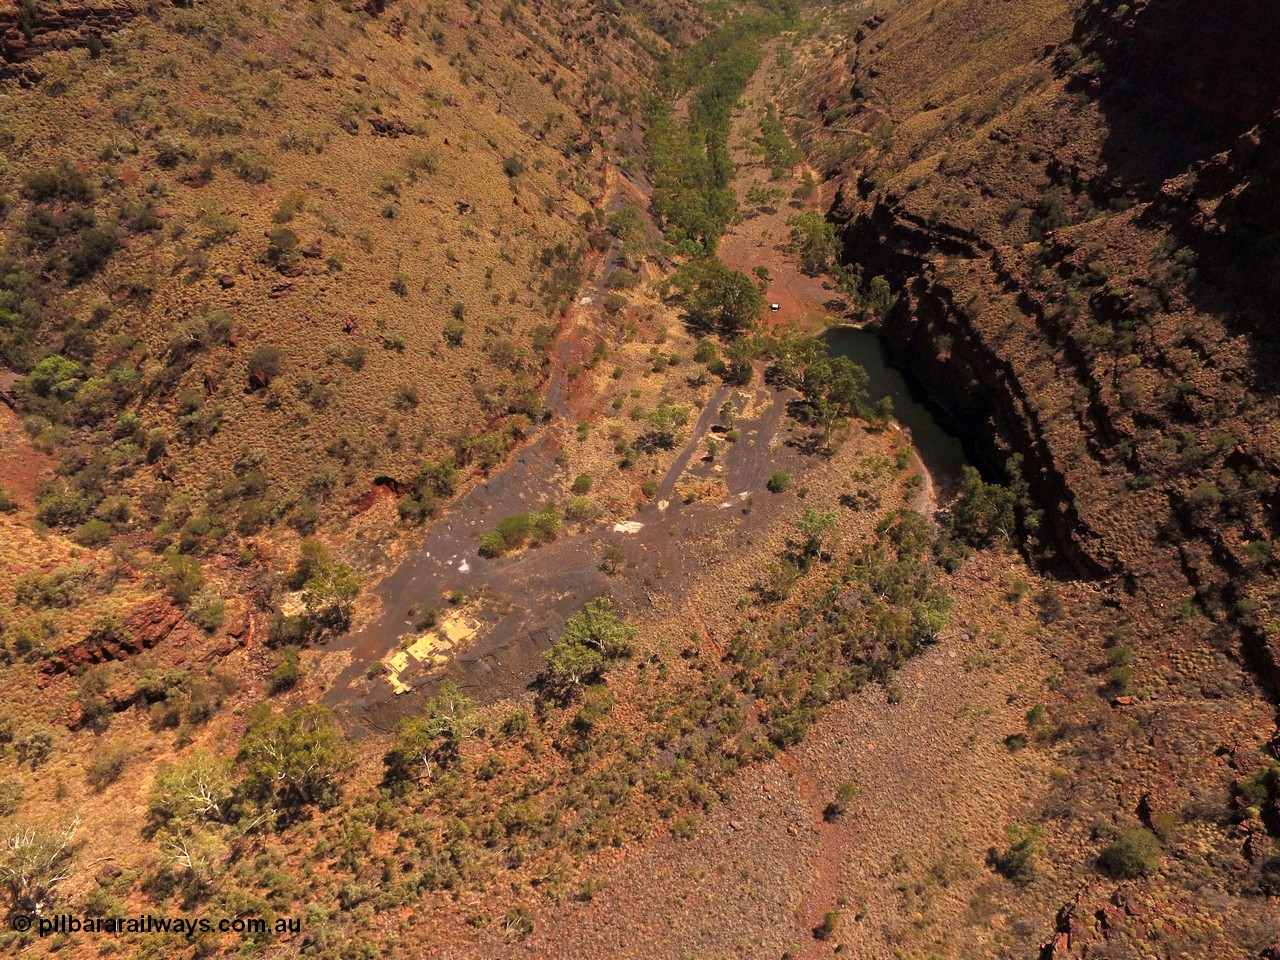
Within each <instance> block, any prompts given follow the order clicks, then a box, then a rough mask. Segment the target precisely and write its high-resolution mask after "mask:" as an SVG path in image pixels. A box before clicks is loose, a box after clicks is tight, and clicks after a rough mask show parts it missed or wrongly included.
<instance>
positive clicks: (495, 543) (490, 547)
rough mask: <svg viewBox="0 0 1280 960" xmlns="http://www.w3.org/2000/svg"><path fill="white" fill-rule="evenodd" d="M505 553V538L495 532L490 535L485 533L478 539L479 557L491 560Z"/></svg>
mask: <svg viewBox="0 0 1280 960" xmlns="http://www.w3.org/2000/svg"><path fill="white" fill-rule="evenodd" d="M506 552H507V541H506V538H505V537H503V535H502V534H500V533H498V532H497V531H496V530H494V531H493V532H491V533H486V534H485V535H484V536H483V537H481V538H480V556H482V557H489V558H490V559H492V558H494V557H500V556H502V555H503V554H504V553H506Z"/></svg>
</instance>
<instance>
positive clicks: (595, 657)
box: [544, 597, 636, 689]
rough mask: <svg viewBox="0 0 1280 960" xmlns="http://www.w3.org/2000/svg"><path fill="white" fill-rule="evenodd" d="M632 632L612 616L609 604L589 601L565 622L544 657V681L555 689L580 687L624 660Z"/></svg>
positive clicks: (600, 601) (611, 602)
mask: <svg viewBox="0 0 1280 960" xmlns="http://www.w3.org/2000/svg"><path fill="white" fill-rule="evenodd" d="M635 632H636V631H635V627H633V626H632V625H631V624H629V623H627V622H626V621H625V620H623V619H621V618H620V617H618V615H617V614H616V613H614V610H613V601H612V600H610V599H608V598H607V597H600V598H598V599H596V600H592V601H591V602H590V603H588V604H587V605H586V606H584V607H583V608H582V609H581V610H579V611H578V612H577V613H576V614H575V615H574V616H572V617H570V618H569V620H568V621H567V622H566V623H565V625H564V632H563V633H562V634H561V636H560V639H559V640H557V641H556V642H555V643H554V644H553V645H552V647H551V649H550V650H548V651H547V652H546V653H545V654H544V657H545V658H546V661H547V674H548V678H549V679H550V680H551V682H552V684H553V685H555V686H557V687H562V688H569V689H573V688H576V687H578V686H580V685H581V684H582V683H583V681H585V680H587V679H590V678H592V677H595V676H597V675H598V674H599V673H600V672H601V671H602V670H604V668H605V667H606V666H607V665H608V663H609V662H610V661H612V660H616V659H617V658H619V657H622V656H625V655H626V654H627V652H628V651H629V650H630V648H631V642H632V640H633V639H634V638H635Z"/></svg>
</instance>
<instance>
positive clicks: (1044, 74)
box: [796, 0, 1280, 680]
mask: <svg viewBox="0 0 1280 960" xmlns="http://www.w3.org/2000/svg"><path fill="white" fill-rule="evenodd" d="M1278 20H1280V18H1278V16H1277V12H1276V10H1275V8H1274V6H1273V5H1271V4H1267V3H1263V2H1246V0H1240V2H1234V3H1225V4H1210V3H1201V2H1189V0H1188V2H1169V3H1135V4H1119V3H1112V2H1109V0H1107V2H1093V3H1089V4H1086V5H1083V6H1081V5H1079V4H1070V3H1056V2H1041V3H1033V4H1018V5H1010V4H1000V3H982V4H950V5H948V4H917V3H913V2H910V0H906V2H901V3H896V4H891V3H886V4H884V5H883V10H882V12H881V13H880V14H879V15H877V16H875V17H872V18H869V19H866V20H864V21H863V22H862V23H861V24H860V26H859V27H858V28H857V29H856V30H853V31H850V33H851V35H849V36H848V38H847V40H846V41H845V42H844V43H843V44H839V45H837V46H836V47H834V48H833V49H832V50H831V54H830V59H828V60H826V61H825V62H822V63H815V64H813V65H811V67H810V73H809V75H808V78H807V82H806V85H805V86H804V90H805V93H804V94H800V95H798V100H799V101H800V102H799V103H797V105H796V106H797V110H798V112H800V113H801V114H804V115H807V116H808V117H809V118H810V122H809V123H808V124H807V125H806V126H805V132H804V138H805V140H806V141H807V144H808V147H809V150H810V152H811V153H812V154H813V155H815V156H817V157H819V158H820V159H824V160H825V166H826V170H825V174H826V176H827V177H828V178H829V179H831V180H833V181H834V182H835V184H836V188H837V190H836V195H835V203H834V205H833V208H832V216H833V217H834V218H835V219H836V220H837V221H838V222H840V223H841V224H843V227H844V229H843V236H844V240H845V253H846V258H847V259H848V260H849V261H850V262H853V263H856V264H858V265H860V266H861V267H862V268H863V270H864V274H865V276H867V277H870V276H874V275H877V274H882V275H885V276H886V277H888V278H889V279H890V281H891V282H892V283H893V284H894V286H895V287H898V288H901V289H902V290H903V292H904V293H905V294H906V296H904V297H903V298H902V299H901V301H900V303H899V307H898V308H897V310H896V312H895V313H894V315H893V316H892V317H890V318H889V320H888V321H887V322H886V325H885V330H886V333H887V334H888V336H889V338H890V340H891V341H892V343H893V345H894V347H895V349H896V351H897V353H898V356H899V358H900V359H901V360H902V361H903V362H904V363H905V364H907V365H909V366H910V367H911V368H913V369H914V370H915V371H916V372H917V374H918V375H919V376H920V378H921V379H922V380H923V381H924V382H925V383H926V384H927V385H928V387H929V389H931V390H932V391H934V393H935V394H936V395H937V396H938V398H939V399H941V400H943V401H944V402H945V404H946V406H947V407H948V408H949V409H951V410H953V411H955V413H956V416H957V418H958V419H959V420H960V422H961V425H962V426H963V427H965V428H966V429H967V430H968V431H969V432H970V433H971V434H972V435H973V436H974V437H975V438H978V439H979V441H980V442H979V446H980V447H981V448H982V453H983V455H984V457H985V459H987V460H988V461H989V464H990V465H991V466H992V467H993V468H997V469H998V468H999V467H1001V466H1002V464H1003V462H1004V460H1005V459H1006V457H1007V455H1008V454H1009V453H1011V452H1016V453H1020V454H1022V455H1023V458H1024V464H1025V467H1026V471H1027V474H1028V478H1029V479H1030V480H1031V482H1032V484H1033V488H1034V490H1035V492H1036V494H1037V495H1038V497H1039V499H1040V500H1041V501H1042V503H1043V505H1044V506H1045V508H1046V511H1047V519H1048V520H1049V523H1050V526H1051V529H1052V533H1053V536H1052V537H1051V538H1049V539H1050V541H1051V542H1050V544H1049V546H1050V547H1051V548H1056V549H1058V550H1060V551H1061V553H1062V554H1063V555H1064V556H1065V558H1066V559H1067V560H1069V561H1070V563H1071V567H1072V568H1073V569H1074V570H1076V571H1078V572H1081V573H1084V574H1085V575H1087V576H1090V577H1095V578H1116V579H1115V582H1116V583H1117V584H1118V585H1122V586H1124V587H1125V588H1126V589H1127V591H1128V592H1129V593H1133V592H1135V591H1142V592H1144V593H1146V594H1148V595H1151V596H1159V597H1160V598H1161V599H1160V600H1159V601H1158V603H1157V605H1159V604H1161V603H1175V602H1177V600H1178V598H1179V597H1182V596H1184V595H1186V594H1187V593H1188V592H1189V591H1191V590H1194V591H1195V593H1196V594H1197V596H1198V599H1199V602H1200V603H1201V604H1202V605H1203V606H1204V607H1205V609H1207V610H1209V611H1210V613H1211V614H1212V615H1214V616H1218V617H1226V616H1228V615H1230V616H1233V617H1235V618H1236V620H1237V621H1238V622H1240V623H1241V624H1242V625H1243V626H1244V627H1245V628H1246V631H1248V632H1252V636H1253V642H1254V644H1255V647H1254V651H1253V652H1254V653H1256V654H1258V655H1259V656H1260V657H1262V660H1263V661H1265V662H1263V663H1262V668H1263V670H1264V673H1265V674H1266V675H1267V676H1269V677H1270V678H1271V679H1273V680H1274V679H1277V678H1280V671H1277V669H1276V664H1277V663H1280V648H1278V647H1277V646H1276V642H1275V639H1274V635H1273V634H1272V633H1271V631H1269V630H1268V629H1267V620H1268V617H1269V611H1270V604H1271V602H1272V599H1273V598H1272V597H1270V596H1268V593H1269V591H1270V586H1271V583H1270V581H1271V578H1270V577H1269V576H1267V574H1268V571H1269V563H1270V561H1269V557H1270V542H1271V541H1273V540H1274V539H1276V537H1277V534H1278V533H1280V526H1278V515H1277V501H1276V498H1275V493H1274V490H1275V479H1276V476H1277V474H1278V473H1280V467H1278V464H1277V448H1276V440H1277V430H1276V417H1275V413H1276V406H1275V397H1274V387H1273V384H1274V383H1275V382H1276V381H1275V375H1274V374H1275V361H1276V355H1275V349H1274V311H1275V305H1276V280H1275V277H1276V276H1277V275H1280V260H1277V246H1278V242H1277V241H1280V216H1277V206H1276V203H1277V201H1276V188H1275V183H1276V180H1275V170H1276V162H1277V161H1276V150H1277V129H1278V126H1280V123H1278V121H1277V116H1276V113H1275V111H1276V110H1277V108H1278V107H1280V75H1278V74H1277V73H1276V72H1275V71H1274V70H1271V69H1269V66H1268V65H1269V63H1270V61H1271V59H1272V58H1273V57H1274V44H1273V40H1274V37H1275V36H1276V35H1277V31H1278V29H1280V22H1278ZM1171 574H1172V575H1171ZM1264 647H1266V648H1267V650H1266V652H1265V656H1263V653H1264V650H1263V648H1264Z"/></svg>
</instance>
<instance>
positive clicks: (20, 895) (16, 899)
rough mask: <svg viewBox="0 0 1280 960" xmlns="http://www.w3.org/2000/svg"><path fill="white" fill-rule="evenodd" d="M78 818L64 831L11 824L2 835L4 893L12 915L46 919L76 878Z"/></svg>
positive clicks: (1, 882)
mask: <svg viewBox="0 0 1280 960" xmlns="http://www.w3.org/2000/svg"><path fill="white" fill-rule="evenodd" d="M79 829H80V819H79V818H78V817H77V818H75V819H74V820H72V821H71V822H70V823H69V824H68V825H66V826H62V827H49V826H38V827H37V826H29V825H23V824H19V823H11V824H9V825H7V826H6V828H5V829H4V832H3V833H0V890H3V891H4V896H5V901H6V903H7V904H8V906H9V911H10V912H11V913H15V914H26V915H27V916H36V917H39V916H43V914H44V912H45V911H46V910H47V909H48V908H49V907H50V906H52V905H53V904H54V902H55V901H56V900H57V897H58V893H59V890H60V889H61V887H62V886H63V885H64V884H66V883H67V881H69V880H71V879H72V878H73V877H74V876H75V867H76V834H77V833H78V832H79Z"/></svg>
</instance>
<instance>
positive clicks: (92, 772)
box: [84, 744, 129, 793]
mask: <svg viewBox="0 0 1280 960" xmlns="http://www.w3.org/2000/svg"><path fill="white" fill-rule="evenodd" d="M128 765H129V750H128V748H126V747H125V746H124V745H123V744H119V745H117V746H114V747H112V748H111V749H109V750H107V751H106V752H105V753H100V754H98V756H97V757H96V758H95V759H94V760H91V761H90V762H89V765H88V766H87V767H85V772H84V773H85V779H86V780H88V781H89V786H91V787H93V789H94V790H96V791H98V792H99V793H101V792H102V791H103V790H105V789H106V788H107V787H109V786H111V784H113V783H115V782H116V781H117V780H119V779H120V775H121V774H122V773H124V768H125V767H127V766H128Z"/></svg>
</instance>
